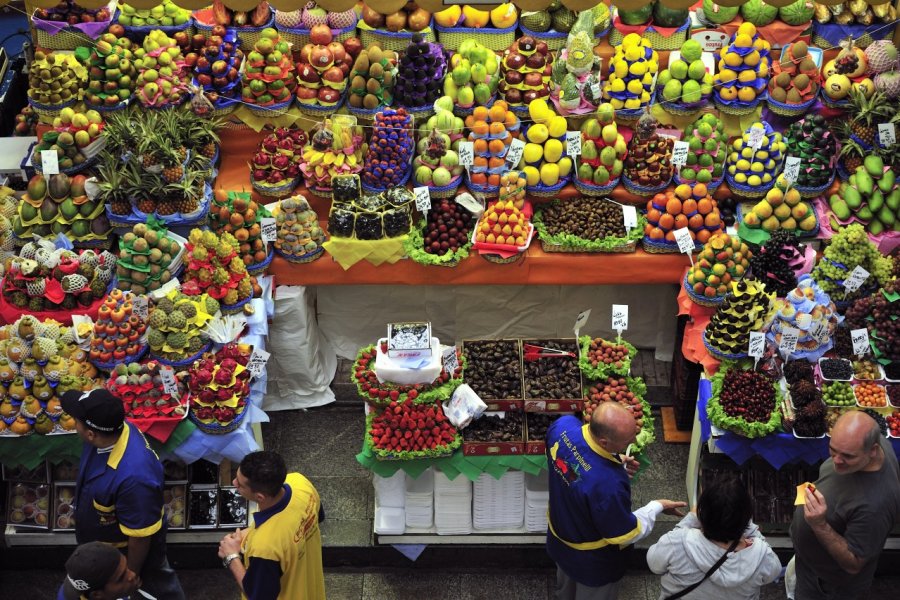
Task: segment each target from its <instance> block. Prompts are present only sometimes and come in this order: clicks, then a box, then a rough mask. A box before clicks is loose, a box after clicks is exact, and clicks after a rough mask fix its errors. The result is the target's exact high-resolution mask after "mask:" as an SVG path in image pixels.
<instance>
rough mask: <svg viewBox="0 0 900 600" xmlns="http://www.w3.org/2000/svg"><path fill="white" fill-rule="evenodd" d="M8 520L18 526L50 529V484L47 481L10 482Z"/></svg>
mask: <svg viewBox="0 0 900 600" xmlns="http://www.w3.org/2000/svg"><path fill="white" fill-rule="evenodd" d="M6 506H7V508H8V511H9V514H8V515H7V517H8V519H7V521H8V522H9V523H10V524H11V525H15V527H16V528H29V529H50V486H49V485H48V484H46V483H28V482H23V481H15V482H12V481H11V482H10V483H9V501H8V502H7V504H6Z"/></svg>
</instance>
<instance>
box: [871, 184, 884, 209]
mask: <svg viewBox="0 0 900 600" xmlns="http://www.w3.org/2000/svg"><path fill="white" fill-rule="evenodd" d="M882 206H884V195H883V194H882V193H881V190H879V189H878V188H875V191H873V192H872V195H871V196H869V210H871V211H872V212H873V213H877V212H878V211H879V210H881V207H882Z"/></svg>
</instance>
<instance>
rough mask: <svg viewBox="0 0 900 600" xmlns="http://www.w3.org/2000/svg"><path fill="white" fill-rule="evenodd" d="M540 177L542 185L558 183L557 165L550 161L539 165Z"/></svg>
mask: <svg viewBox="0 0 900 600" xmlns="http://www.w3.org/2000/svg"><path fill="white" fill-rule="evenodd" d="M540 177H541V183H543V184H544V185H556V184H557V183H559V165H555V164H551V163H545V164H543V165H541V172H540Z"/></svg>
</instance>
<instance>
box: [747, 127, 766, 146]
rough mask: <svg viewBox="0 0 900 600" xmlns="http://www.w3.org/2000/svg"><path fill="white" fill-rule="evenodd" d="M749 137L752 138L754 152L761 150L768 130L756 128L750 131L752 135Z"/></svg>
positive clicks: (751, 143) (751, 144) (750, 142)
mask: <svg viewBox="0 0 900 600" xmlns="http://www.w3.org/2000/svg"><path fill="white" fill-rule="evenodd" d="M748 135H749V137H750V141H749V144H750V148H751V149H753V150H759V149H760V148H761V147H762V141H763V138H764V137H765V135H766V130H765V129H762V128H760V127H754V128H753V129H751V130H750V133H749V134H748Z"/></svg>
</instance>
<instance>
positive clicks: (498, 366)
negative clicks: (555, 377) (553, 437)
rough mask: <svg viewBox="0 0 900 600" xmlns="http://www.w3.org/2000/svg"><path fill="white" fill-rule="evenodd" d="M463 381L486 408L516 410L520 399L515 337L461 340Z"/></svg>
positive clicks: (519, 359)
mask: <svg viewBox="0 0 900 600" xmlns="http://www.w3.org/2000/svg"><path fill="white" fill-rule="evenodd" d="M462 353H463V355H464V356H465V357H466V370H465V375H464V376H465V382H466V383H467V384H468V385H469V387H471V388H472V390H473V391H474V392H475V393H476V394H478V397H479V398H481V400H482V401H483V402H484V403H485V404H487V410H488V411H491V412H493V411H504V410H518V411H521V410H522V407H523V405H524V404H523V399H522V353H521V346H520V344H519V340H463V343H462Z"/></svg>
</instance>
